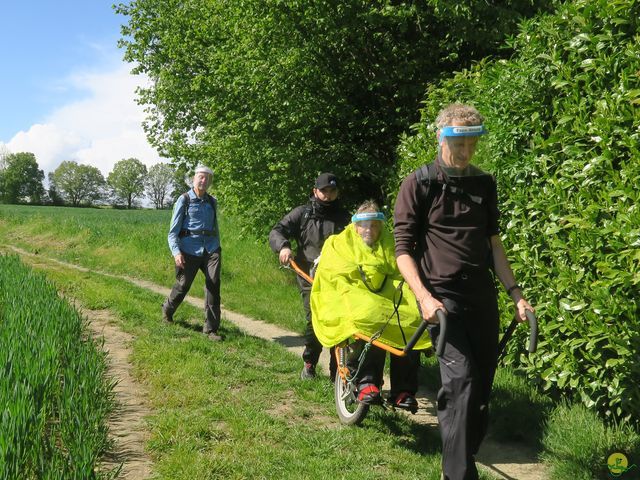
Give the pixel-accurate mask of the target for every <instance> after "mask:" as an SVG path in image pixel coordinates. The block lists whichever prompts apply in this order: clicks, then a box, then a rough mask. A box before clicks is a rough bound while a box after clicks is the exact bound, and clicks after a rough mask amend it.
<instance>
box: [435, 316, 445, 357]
mask: <svg viewBox="0 0 640 480" xmlns="http://www.w3.org/2000/svg"><path fill="white" fill-rule="evenodd" d="M436 315H437V317H438V320H439V321H440V335H438V346H437V347H436V355H438V356H439V357H441V356H442V353H443V352H444V344H445V341H446V339H447V315H446V313H444V311H442V310H440V309H438V310H436Z"/></svg>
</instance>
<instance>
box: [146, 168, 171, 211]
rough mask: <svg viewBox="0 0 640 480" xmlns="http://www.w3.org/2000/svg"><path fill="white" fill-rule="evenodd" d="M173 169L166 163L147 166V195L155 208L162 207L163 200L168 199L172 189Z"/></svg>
mask: <svg viewBox="0 0 640 480" xmlns="http://www.w3.org/2000/svg"><path fill="white" fill-rule="evenodd" d="M174 176H175V171H174V169H173V167H171V165H169V164H168V163H156V164H155V165H152V166H151V167H149V174H148V176H147V180H146V182H145V185H146V188H147V196H148V197H149V198H150V199H151V200H152V201H153V204H154V205H155V207H156V208H158V209H160V208H164V206H165V202H166V201H168V200H170V198H171V193H172V191H173V179H174Z"/></svg>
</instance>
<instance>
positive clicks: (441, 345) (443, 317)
mask: <svg viewBox="0 0 640 480" xmlns="http://www.w3.org/2000/svg"><path fill="white" fill-rule="evenodd" d="M436 316H437V317H438V321H439V322H440V335H439V336H438V347H437V348H436V353H437V354H438V356H442V352H443V350H444V342H445V336H446V331H447V315H446V314H445V313H444V311H443V310H441V309H438V310H436ZM428 326H429V323H428V322H427V321H426V320H423V321H422V322H421V323H420V326H419V327H418V329H417V330H416V332H415V333H414V334H413V336H412V337H411V339H410V340H409V343H407V345H406V346H405V347H404V353H407V352H409V351H410V350H412V349H413V347H415V345H416V343H418V340H420V337H421V336H422V334H423V333H424V331H425V330H426V329H427V327H428Z"/></svg>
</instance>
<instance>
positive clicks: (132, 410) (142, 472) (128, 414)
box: [81, 309, 152, 480]
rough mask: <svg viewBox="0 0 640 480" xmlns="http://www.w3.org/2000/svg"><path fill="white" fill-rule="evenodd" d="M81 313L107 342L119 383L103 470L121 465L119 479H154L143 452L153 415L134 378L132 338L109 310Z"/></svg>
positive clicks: (105, 344) (113, 374) (110, 362)
mask: <svg viewBox="0 0 640 480" xmlns="http://www.w3.org/2000/svg"><path fill="white" fill-rule="evenodd" d="M81 313H82V314H83V315H84V316H85V317H87V319H88V320H89V327H90V329H91V332H92V334H93V336H94V338H96V339H101V338H102V339H104V345H103V349H104V351H105V352H107V354H108V359H109V374H110V375H111V376H112V377H113V378H114V379H116V380H117V382H118V383H117V385H116V386H115V388H114V393H115V395H116V402H117V405H118V407H117V410H116V411H115V412H114V414H113V415H112V418H111V419H110V420H109V434H110V437H111V438H112V439H113V440H114V441H115V446H114V449H113V451H112V452H109V454H108V455H107V456H106V458H104V459H103V465H102V466H103V467H104V468H105V469H107V470H112V469H113V468H116V467H118V465H120V464H122V470H121V471H120V475H119V476H118V478H122V479H126V480H143V479H146V478H149V477H150V476H151V469H152V462H151V459H150V458H149V457H148V456H147V454H146V453H145V451H144V445H145V443H146V441H147V431H146V429H145V425H144V417H146V416H148V415H150V414H151V410H149V409H148V408H147V406H146V402H145V398H146V393H145V391H144V389H143V388H142V387H141V385H140V384H139V383H138V382H136V381H135V379H134V378H133V376H132V375H131V369H132V365H131V364H130V363H129V355H130V354H131V349H130V347H129V345H130V344H131V342H132V341H133V337H132V336H131V335H129V334H127V333H124V332H122V331H121V330H120V329H119V328H118V327H116V326H115V325H114V323H115V322H116V319H115V318H114V317H113V314H112V313H111V312H110V311H109V310H85V309H81Z"/></svg>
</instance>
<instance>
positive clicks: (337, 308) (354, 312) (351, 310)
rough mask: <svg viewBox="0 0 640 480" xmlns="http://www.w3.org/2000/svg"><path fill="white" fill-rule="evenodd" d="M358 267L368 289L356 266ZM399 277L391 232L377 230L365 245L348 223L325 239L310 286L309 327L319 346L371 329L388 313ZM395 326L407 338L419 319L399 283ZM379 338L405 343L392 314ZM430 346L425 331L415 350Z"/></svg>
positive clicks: (412, 298) (407, 291) (378, 326)
mask: <svg viewBox="0 0 640 480" xmlns="http://www.w3.org/2000/svg"><path fill="white" fill-rule="evenodd" d="M358 266H360V267H361V269H362V271H363V273H364V276H365V278H366V280H367V283H368V285H369V287H370V288H371V289H372V290H377V289H378V288H380V286H381V285H382V283H383V281H384V279H385V276H386V278H387V280H386V282H385V283H384V287H383V288H382V290H381V291H380V292H378V293H372V292H371V291H370V290H369V289H368V288H367V286H366V285H365V283H364V281H363V279H362V275H361V273H360V271H359V269H358ZM401 280H402V277H401V275H400V272H399V271H398V267H397V265H396V260H395V255H394V242H393V235H392V234H391V233H390V232H387V231H386V230H385V229H383V231H382V233H381V235H380V238H379V240H378V241H377V242H376V244H375V245H374V247H373V248H371V247H369V246H367V244H366V243H364V241H363V240H362V238H360V235H358V233H357V232H356V230H355V227H354V224H353V223H351V224H350V225H349V226H348V227H347V228H346V229H345V230H344V231H343V232H342V233H340V234H338V235H332V236H331V237H329V238H327V240H326V241H325V243H324V247H323V248H322V254H321V255H320V262H319V264H318V269H317V270H316V273H315V277H314V280H313V288H312V290H311V311H312V319H313V330H314V332H315V334H316V336H317V337H318V340H319V341H320V343H322V345H324V346H325V347H331V346H334V345H337V344H338V343H340V342H342V341H343V340H345V339H347V338H349V337H351V336H352V335H353V334H354V333H356V332H359V333H362V334H364V335H367V336H369V337H370V336H372V335H374V334H375V333H377V332H378V331H379V330H380V329H381V328H382V327H383V326H384V325H385V324H387V320H389V317H391V316H392V314H393V299H394V295H396V298H398V297H399V292H396V289H397V287H398V285H399V284H400V281H401ZM402 293H403V295H402V303H401V304H400V307H399V310H398V311H399V313H400V324H401V326H402V330H403V331H404V335H405V337H406V341H407V342H408V341H409V339H410V338H411V336H412V335H413V333H414V332H415V331H416V329H417V328H418V326H419V325H420V322H421V321H422V319H421V317H420V313H419V312H418V307H417V305H416V298H415V296H414V295H413V292H412V291H411V290H410V289H409V287H408V286H407V285H406V284H403V287H402ZM378 340H379V341H381V342H383V343H385V344H387V345H390V346H392V347H396V348H404V346H405V341H404V340H403V338H402V332H401V330H400V327H399V326H398V320H397V318H396V316H395V315H393V318H391V320H389V323H388V324H387V326H386V327H385V329H384V332H383V334H382V336H381V337H380V338H378ZM430 346H431V341H430V340H429V335H428V334H427V333H426V332H425V333H424V334H423V335H422V338H421V339H420V341H419V342H418V344H417V345H416V346H415V347H414V349H416V350H422V349H425V348H428V347H430Z"/></svg>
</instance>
